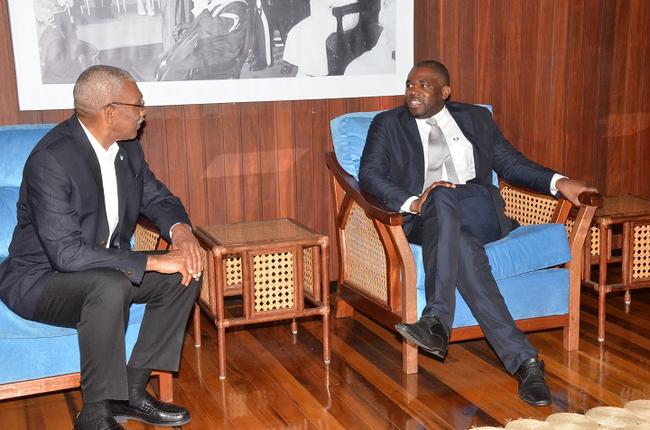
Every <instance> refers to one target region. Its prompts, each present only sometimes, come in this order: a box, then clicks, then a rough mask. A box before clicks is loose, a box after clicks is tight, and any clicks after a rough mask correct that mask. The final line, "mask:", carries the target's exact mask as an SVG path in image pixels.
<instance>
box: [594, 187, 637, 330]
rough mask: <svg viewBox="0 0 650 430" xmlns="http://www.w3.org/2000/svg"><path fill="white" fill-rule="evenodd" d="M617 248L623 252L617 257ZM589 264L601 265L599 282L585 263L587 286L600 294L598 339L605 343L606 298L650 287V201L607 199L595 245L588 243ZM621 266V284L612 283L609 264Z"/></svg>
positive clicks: (627, 299) (596, 228)
mask: <svg viewBox="0 0 650 430" xmlns="http://www.w3.org/2000/svg"><path fill="white" fill-rule="evenodd" d="M613 249H620V255H614V254H613V253H612V250H613ZM585 257H586V258H585V261H586V262H589V261H591V262H592V263H595V264H597V265H598V282H595V281H592V280H591V265H590V264H585V267H584V272H583V277H582V278H583V281H582V284H583V285H587V286H590V287H593V288H594V290H596V292H597V293H598V340H599V341H601V342H602V341H604V340H605V297H606V295H607V293H610V292H612V291H622V290H624V291H625V303H626V305H629V304H630V303H631V295H630V290H633V289H636V288H647V287H650V200H645V199H641V198H638V197H631V196H617V197H603V205H602V206H601V207H600V208H598V210H597V211H596V216H595V218H594V227H592V234H591V244H590V243H589V241H587V242H586V246H585ZM609 263H618V264H620V267H621V282H618V283H608V276H607V265H608V264H609Z"/></svg>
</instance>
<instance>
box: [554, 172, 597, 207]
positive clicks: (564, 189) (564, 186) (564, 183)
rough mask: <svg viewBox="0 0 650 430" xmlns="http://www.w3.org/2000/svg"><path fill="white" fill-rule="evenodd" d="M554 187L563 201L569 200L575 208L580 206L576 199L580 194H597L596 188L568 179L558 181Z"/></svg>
mask: <svg viewBox="0 0 650 430" xmlns="http://www.w3.org/2000/svg"><path fill="white" fill-rule="evenodd" d="M555 187H556V188H557V190H558V191H559V192H560V194H562V196H563V197H564V198H565V199H567V200H569V201H570V202H571V203H573V204H574V205H575V206H580V200H579V199H578V197H579V196H580V194H581V193H584V192H593V193H597V192H598V190H597V189H596V188H594V187H590V186H587V184H585V183H584V182H582V181H576V180H575V179H569V178H561V179H559V180H558V181H557V183H556V184H555Z"/></svg>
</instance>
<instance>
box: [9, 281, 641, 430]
mask: <svg viewBox="0 0 650 430" xmlns="http://www.w3.org/2000/svg"><path fill="white" fill-rule="evenodd" d="M237 306H239V304H238V303H236V302H232V303H230V306H229V309H231V310H236V309H235V308H236V307H237ZM607 315H608V321H607V338H606V341H605V342H604V343H599V342H598V341H597V339H596V333H597V330H596V327H597V298H596V296H595V295H594V294H593V293H591V292H589V291H584V292H583V294H582V327H581V338H580V350H579V351H575V352H571V353H567V352H566V351H564V350H563V349H562V333H561V331H560V330H551V331H546V332H540V333H535V334H532V335H531V336H530V339H531V342H532V343H533V344H534V345H535V346H536V347H537V348H538V349H539V350H540V352H541V356H542V358H543V359H544V361H545V362H546V369H547V373H548V381H549V385H550V387H551V390H552V392H553V397H554V398H553V405H552V406H550V407H546V408H533V407H530V406H528V405H526V404H524V403H523V402H521V401H519V400H518V398H517V396H516V394H515V393H516V388H517V384H516V381H515V380H514V379H512V378H511V377H509V376H508V375H507V374H506V373H505V372H504V371H503V370H502V367H501V365H500V363H499V362H498V361H497V359H496V357H495V355H494V353H493V352H492V351H491V350H490V348H489V346H488V345H487V344H486V343H485V341H482V340H479V341H471V342H463V343H456V344H452V346H451V348H450V353H449V356H448V357H447V359H446V361H445V362H444V363H440V362H438V361H436V360H434V359H431V358H428V357H422V359H421V360H420V371H419V373H418V374H415V375H409V376H406V375H405V374H403V373H402V371H401V350H400V342H399V340H398V339H397V337H396V336H394V335H393V334H392V333H390V332H388V331H386V330H385V329H383V328H381V327H379V326H378V325H376V324H375V323H373V322H371V321H369V320H368V319H366V318H364V317H363V316H359V315H357V316H355V317H354V318H344V319H339V320H333V321H332V329H331V335H332V339H331V341H332V343H331V345H332V363H331V365H330V366H329V367H325V366H324V365H323V362H322V342H321V335H322V330H321V322H320V321H319V320H318V318H314V319H312V320H304V321H301V322H300V323H299V329H298V334H297V335H295V336H294V335H292V334H291V332H290V330H289V327H290V324H289V323H288V322H287V323H273V324H263V325H256V326H249V327H246V328H243V329H236V328H235V329H230V330H228V332H227V342H228V350H227V366H228V369H227V378H226V379H225V380H224V381H220V380H219V378H218V369H217V352H216V329H215V327H214V325H213V324H210V323H208V322H207V321H204V324H202V332H203V346H202V347H201V348H199V349H197V348H195V347H194V341H193V339H192V330H191V325H190V327H189V328H188V331H187V333H188V334H187V337H186V339H185V347H184V350H183V359H182V363H181V370H180V372H179V375H178V377H177V378H175V380H174V396H175V400H176V401H178V402H179V403H182V404H184V405H186V406H189V408H190V411H191V413H192V417H193V420H192V422H191V423H190V424H188V425H186V426H184V428H185V429H187V430H192V429H195V430H196V429H200V430H208V429H222V428H223V429H283V428H292V429H298V428H299V429H320V428H329V429H335V428H349V429H416V428H427V429H466V428H469V427H472V426H481V425H483V426H486V425H499V426H500V425H503V424H504V423H505V422H506V421H508V420H511V419H514V418H517V417H534V418H537V419H544V418H545V417H546V416H547V415H549V414H551V413H555V412H565V411H570V412H580V413H582V412H584V411H585V410H587V409H590V408H593V407H595V406H599V405H610V406H623V404H625V403H626V402H627V401H629V400H634V399H647V398H650V292H648V291H639V292H638V293H635V294H634V300H633V301H632V305H631V306H630V308H629V309H628V310H627V311H626V309H625V306H624V303H623V296H622V295H618V294H612V295H611V298H610V299H609V300H608V301H607ZM154 389H155V387H154ZM80 403H81V398H80V394H79V391H66V392H62V393H56V394H51V395H46V396H37V397H28V398H24V399H19V400H13V401H4V402H0V428H2V429H12V430H49V429H70V428H71V427H72V417H73V416H74V413H75V412H76V410H78V408H79V406H80ZM153 428H154V427H152V426H146V425H144V424H142V423H138V422H129V423H128V424H127V429H153Z"/></svg>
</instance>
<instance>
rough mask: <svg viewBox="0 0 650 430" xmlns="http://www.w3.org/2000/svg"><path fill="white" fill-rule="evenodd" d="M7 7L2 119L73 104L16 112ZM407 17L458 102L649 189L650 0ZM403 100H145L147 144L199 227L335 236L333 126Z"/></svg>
mask: <svg viewBox="0 0 650 430" xmlns="http://www.w3.org/2000/svg"><path fill="white" fill-rule="evenodd" d="M7 10H8V8H7V0H0V29H1V30H2V31H0V75H1V76H2V77H3V79H2V80H1V82H0V100H1V103H2V109H0V124H16V123H38V122H59V121H61V120H63V119H65V118H66V117H67V116H69V115H70V113H71V111H70V110H51V111H32V112H26V111H20V110H19V108H18V99H17V93H16V78H15V76H14V60H13V51H12V44H11V32H10V25H9V17H8V12H7ZM414 15H415V16H414V43H415V45H414V60H415V61H419V60H423V59H428V58H434V59H439V60H441V61H443V62H444V63H445V64H446V65H447V66H448V68H449V70H450V72H451V79H452V88H453V91H452V97H453V98H454V99H456V100H461V101H467V102H470V103H490V104H492V105H493V106H494V117H495V119H496V121H497V123H498V124H499V125H500V126H501V129H502V131H503V133H504V135H505V136H506V138H508V139H509V140H510V141H511V142H512V143H513V144H514V145H515V146H516V147H517V148H518V149H519V150H521V151H522V152H524V153H525V154H526V155H528V156H529V157H531V158H532V159H534V160H536V161H539V162H541V163H544V164H547V165H549V166H551V167H553V168H555V169H558V170H560V171H562V172H563V173H566V174H568V175H569V176H571V177H574V178H577V179H582V180H585V181H587V182H590V183H593V184H595V185H596V186H598V187H599V189H600V190H601V191H602V192H603V193H605V194H608V195H612V194H633V195H638V196H642V197H646V198H648V197H650V169H648V168H647V166H648V165H650V145H648V144H647V142H648V141H650V80H649V79H647V76H648V75H650V54H649V53H650V31H649V30H650V2H648V1H645V0H575V1H574V0H545V1H525V0H462V1H458V0H415V14H414ZM400 103H401V97H400V95H396V96H395V97H392V96H389V97H381V98H380V97H369V98H350V99H333V100H313V101H283V102H264V103H242V104H234V103H224V104H220V105H202V106H197V105H195V106H163V107H151V108H147V126H146V128H145V129H144V130H143V133H142V141H143V145H144V147H145V152H146V155H147V158H148V161H149V164H150V165H151V168H152V169H153V171H154V172H155V173H156V175H157V176H158V177H159V178H160V179H162V180H163V181H164V182H166V183H167V184H168V185H169V187H170V188H171V189H172V190H173V191H174V192H175V193H177V194H178V195H179V196H180V197H181V199H182V200H183V202H184V203H185V204H186V206H187V207H188V210H189V212H190V216H191V217H192V219H193V221H194V223H195V224H197V223H198V224H200V223H203V222H204V221H208V222H211V223H215V222H216V223H221V222H239V221H243V220H252V219H271V218H278V217H284V216H289V217H293V218H296V219H298V220H299V221H300V222H302V223H304V224H306V225H308V226H310V227H313V228H316V229H317V230H320V231H323V232H328V233H330V236H331V237H333V230H332V228H333V223H332V222H331V209H330V196H329V193H330V190H329V186H328V180H327V176H326V169H325V166H324V161H323V160H324V154H325V152H326V151H327V150H328V149H329V148H330V147H331V141H330V137H329V129H328V121H329V120H330V119H331V118H332V117H334V116H336V115H340V114H343V113H346V112H352V111H358V110H377V109H385V108H390V107H393V106H395V105H399V104H400ZM332 249H333V248H332ZM331 260H332V261H335V260H336V259H335V258H332V259H331ZM335 270H336V267H335V265H332V274H334V273H336V272H335Z"/></svg>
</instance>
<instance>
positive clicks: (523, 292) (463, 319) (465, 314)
mask: <svg viewBox="0 0 650 430" xmlns="http://www.w3.org/2000/svg"><path fill="white" fill-rule="evenodd" d="M421 269H422V265H421V264H418V286H417V292H418V295H417V296H418V299H417V301H418V306H417V315H418V316H420V315H421V314H422V310H423V309H424V305H425V304H426V295H425V292H424V280H423V279H424V272H423V271H421ZM420 279H422V282H420ZM497 285H498V286H499V291H500V292H501V295H502V296H503V298H504V300H505V301H506V305H507V306H508V309H509V310H510V313H511V314H512V317H513V318H514V319H516V320H519V319H526V318H535V317H542V316H548V315H565V314H567V313H568V312H569V271H568V269H543V270H537V271H535V272H529V273H524V274H523V275H518V276H513V277H512V278H506V279H501V280H498V281H497ZM531 291H533V292H534V294H531ZM477 324H478V322H477V321H476V319H475V318H474V316H473V315H472V312H471V311H470V310H469V308H468V307H467V304H466V303H465V301H464V300H463V298H462V297H461V295H460V293H459V292H458V290H457V291H456V313H455V315H454V323H453V327H454V328H460V327H468V326H473V325H477Z"/></svg>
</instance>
